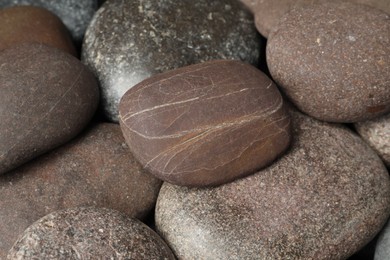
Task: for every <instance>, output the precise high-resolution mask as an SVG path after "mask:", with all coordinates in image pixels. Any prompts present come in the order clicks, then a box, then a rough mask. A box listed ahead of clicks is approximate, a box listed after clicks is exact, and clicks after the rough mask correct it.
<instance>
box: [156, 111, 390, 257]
mask: <svg viewBox="0 0 390 260" xmlns="http://www.w3.org/2000/svg"><path fill="white" fill-rule="evenodd" d="M291 115H292V118H293V120H292V124H293V136H294V139H293V142H292V144H291V148H290V149H289V151H288V152H287V153H286V154H285V155H284V156H283V157H281V158H280V159H279V160H278V161H276V162H275V163H273V164H272V165H271V166H269V167H267V168H265V169H264V170H262V171H259V172H258V173H256V174H254V175H251V176H248V177H246V178H243V179H240V180H237V181H235V182H232V183H229V184H226V185H222V186H219V187H215V188H207V189H205V188H203V189H197V188H192V189H190V188H186V187H180V186H175V185H172V184H168V183H164V184H163V186H162V188H161V191H160V193H159V197H158V200H157V205H156V227H157V230H158V232H159V233H160V234H161V236H162V237H163V238H164V239H165V241H166V242H167V243H168V245H169V246H170V247H171V249H172V250H173V252H174V253H175V255H176V256H177V258H178V259H232V260H233V259H319V260H320V259H347V258H348V257H349V256H351V255H352V254H353V253H355V252H356V251H358V250H359V249H360V248H362V247H363V246H364V245H366V244H367V243H368V242H369V241H370V240H371V239H373V237H374V236H375V234H376V233H377V232H379V231H380V229H381V228H382V226H383V225H384V223H385V222H386V220H387V218H388V216H389V213H390V179H389V173H388V172H387V170H386V168H385V167H384V165H383V163H382V161H381V160H380V158H379V157H378V156H377V155H376V154H375V152H373V151H372V150H371V149H370V147H368V145H367V144H366V143H365V142H364V141H363V140H362V139H361V138H359V137H358V136H357V135H356V134H354V133H353V132H351V131H350V130H349V129H347V128H345V127H343V126H339V125H335V124H328V123H324V122H320V121H317V120H314V119H312V118H310V117H307V116H304V115H302V114H300V113H298V112H293V113H292V114H291Z"/></svg>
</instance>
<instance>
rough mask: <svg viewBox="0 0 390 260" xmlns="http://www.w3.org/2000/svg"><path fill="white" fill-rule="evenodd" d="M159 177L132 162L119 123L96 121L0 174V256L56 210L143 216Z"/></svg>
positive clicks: (147, 209) (149, 208)
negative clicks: (69, 139)
mask: <svg viewBox="0 0 390 260" xmlns="http://www.w3.org/2000/svg"><path fill="white" fill-rule="evenodd" d="M160 186H161V181H159V180H157V179H155V178H154V177H152V176H151V175H149V174H148V173H147V172H145V171H144V170H143V169H142V167H141V166H140V165H139V164H138V163H137V162H136V161H135V159H134V157H133V156H132V155H131V153H130V151H129V149H128V147H127V146H126V143H125V140H124V139H123V136H122V132H121V131H120V127H119V126H118V125H115V124H99V125H97V126H95V127H94V128H92V129H90V130H89V131H88V132H87V133H85V134H84V135H83V136H81V137H79V138H78V139H76V140H74V141H73V142H71V143H69V144H67V145H65V146H63V147H61V148H59V149H57V150H55V151H53V152H51V153H49V154H47V155H44V156H42V157H40V158H38V159H36V160H34V161H32V162H30V163H28V164H26V165H24V166H22V167H20V168H18V169H16V170H15V171H12V172H10V173H9V174H6V175H3V176H0V198H1V199H0V219H1V221H0V259H5V256H6V254H7V252H8V250H9V249H10V248H11V246H12V244H13V243H14V242H15V241H16V238H17V236H18V235H19V234H21V233H22V232H23V231H24V230H25V229H26V228H27V227H28V226H29V225H31V224H32V223H33V222H34V221H36V220H38V219H39V218H41V217H43V216H45V215H47V214H49V213H51V212H53V211H56V210H60V209H64V208H70V207H80V206H96V207H107V208H113V209H116V210H118V211H121V212H123V213H125V214H127V215H129V216H132V217H137V218H144V217H145V216H146V215H147V214H148V213H149V212H150V211H151V209H152V208H153V207H154V205H155V202H156V199H157V195H158V192H159V189H160Z"/></svg>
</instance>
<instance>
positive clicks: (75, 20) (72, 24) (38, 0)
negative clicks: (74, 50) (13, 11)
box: [0, 0, 98, 43]
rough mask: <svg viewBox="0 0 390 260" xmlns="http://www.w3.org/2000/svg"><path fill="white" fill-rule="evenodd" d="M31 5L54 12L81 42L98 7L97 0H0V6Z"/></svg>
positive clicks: (78, 41) (75, 38) (74, 37)
mask: <svg viewBox="0 0 390 260" xmlns="http://www.w3.org/2000/svg"><path fill="white" fill-rule="evenodd" d="M15 5H32V6H39V7H43V8H45V9H47V10H49V11H51V12H53V13H55V14H56V15H57V16H58V17H60V18H61V20H62V21H63V22H64V24H65V25H66V26H67V28H68V29H69V31H70V33H71V34H72V37H73V39H74V40H75V41H76V42H77V43H81V41H82V39H83V37H84V33H85V30H86V29H87V26H88V24H89V23H90V21H91V19H92V17H93V15H94V13H95V12H96V10H97V9H98V0H82V1H79V0H66V1H58V0H1V3H0V7H8V6H15Z"/></svg>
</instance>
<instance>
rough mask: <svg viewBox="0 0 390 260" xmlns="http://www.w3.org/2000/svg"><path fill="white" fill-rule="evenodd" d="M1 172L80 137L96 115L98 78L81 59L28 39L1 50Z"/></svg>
mask: <svg viewBox="0 0 390 260" xmlns="http://www.w3.org/2000/svg"><path fill="white" fill-rule="evenodd" d="M0 67H1V70H0V92H1V95H0V133H1V135H0V174H2V173H4V172H7V171H9V170H11V169H13V168H15V167H18V166H20V165H21V164H23V163H25V162H27V161H29V160H31V159H32V158H34V157H36V156H38V155H40V154H42V153H45V152H47V151H49V150H51V149H53V148H55V147H57V146H59V145H61V144H63V143H66V142H67V141H69V140H70V139H72V138H73V137H75V136H76V135H77V134H78V133H79V132H80V131H81V130H82V129H83V128H84V127H85V126H86V125H87V124H88V122H89V120H90V119H91V118H92V116H93V114H94V113H95V110H96V107H97V105H98V101H99V89H98V86H97V82H96V79H95V78H94V76H93V75H92V73H91V72H90V71H88V69H87V68H86V67H85V66H84V65H83V64H82V63H81V62H80V61H79V60H77V59H76V58H75V57H72V56H71V55H69V54H67V53H64V52H62V51H60V50H58V49H56V48H52V47H48V46H46V45H43V44H38V43H28V44H27V43H26V44H21V45H18V46H16V47H14V48H9V49H6V50H4V51H2V52H1V53H0Z"/></svg>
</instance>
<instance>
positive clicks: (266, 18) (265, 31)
mask: <svg viewBox="0 0 390 260" xmlns="http://www.w3.org/2000/svg"><path fill="white" fill-rule="evenodd" d="M320 1H323V2H329V1H333V2H337V3H340V2H342V1H347V2H353V3H358V4H365V5H368V6H372V7H374V8H378V9H380V10H382V11H385V12H386V13H388V14H390V4H389V1H388V0H278V1H274V0H241V2H243V3H245V4H246V5H247V6H248V7H249V9H250V10H251V11H252V13H254V14H255V23H256V28H257V30H258V31H259V32H260V33H261V34H262V35H263V36H264V37H268V35H269V34H270V32H271V31H272V30H276V28H277V26H278V23H279V22H280V20H281V18H282V17H283V15H285V14H286V13H288V12H289V11H290V10H291V9H292V8H300V7H302V6H306V5H309V4H313V3H318V2H320Z"/></svg>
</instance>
